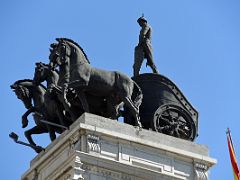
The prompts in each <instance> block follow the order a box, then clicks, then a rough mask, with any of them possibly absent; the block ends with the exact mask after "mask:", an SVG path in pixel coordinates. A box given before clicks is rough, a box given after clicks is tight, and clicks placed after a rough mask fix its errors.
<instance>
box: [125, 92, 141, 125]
mask: <svg viewBox="0 0 240 180" xmlns="http://www.w3.org/2000/svg"><path fill="white" fill-rule="evenodd" d="M123 102H124V104H125V105H126V106H127V107H128V108H129V110H130V112H131V113H132V115H133V117H134V119H135V125H136V126H138V127H139V128H142V124H141V122H140V118H139V111H138V108H137V107H136V106H135V105H134V103H133V102H132V100H131V98H129V97H124V98H123Z"/></svg>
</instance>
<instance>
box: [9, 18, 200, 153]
mask: <svg viewBox="0 0 240 180" xmlns="http://www.w3.org/2000/svg"><path fill="white" fill-rule="evenodd" d="M137 22H138V23H139V25H140V26H141V28H142V29H141V31H140V35H139V43H138V45H137V46H136V48H135V54H134V65H133V69H134V76H133V78H129V77H128V76H126V75H125V74H123V73H120V72H117V71H106V70H101V69H97V68H94V67H91V65H90V62H89V60H88V57H87V55H86V54H85V52H84V50H83V49H82V47H81V46H80V45H79V44H78V43H76V42H75V41H73V40H71V39H67V38H57V39H56V40H57V43H53V44H51V45H50V55H49V63H48V64H44V63H41V62H39V63H36V67H35V73H34V78H33V80H26V79H25V80H19V81H16V82H15V83H14V84H13V85H11V88H12V89H13V90H14V92H15V93H16V95H17V97H18V98H19V99H20V100H21V101H22V102H23V103H24V105H25V107H26V108H27V111H26V113H24V115H23V116H22V127H23V128H25V127H26V126H27V125H28V119H27V116H28V115H29V114H31V113H33V116H34V120H35V123H36V126H35V127H33V128H32V129H29V130H27V131H25V136H26V138H27V140H28V142H29V143H25V142H22V141H19V140H18V135H17V134H15V133H11V134H10V135H9V136H10V137H11V138H12V139H13V140H14V141H15V142H16V143H19V144H22V145H25V146H29V147H31V148H33V149H34V150H35V151H36V152H38V153H39V152H40V151H42V150H44V149H43V148H42V147H41V146H37V145H36V144H35V142H34V141H33V139H32V137H31V136H32V134H41V133H49V135H50V139H51V140H52V141H53V140H54V139H55V138H56V134H55V133H60V134H61V133H62V132H63V131H64V130H66V129H68V127H69V126H70V125H71V124H72V123H73V122H74V121H75V120H76V119H77V118H78V117H79V116H81V115H82V114H83V113H84V112H89V113H93V114H96V115H100V116H103V117H106V118H109V119H114V120H117V119H118V117H120V116H123V117H124V122H125V123H128V124H131V125H134V126H137V127H139V128H140V129H141V128H145V129H152V130H154V131H157V132H160V133H164V134H168V135H171V136H175V137H178V138H182V139H186V140H191V141H193V140H194V139H195V137H196V136H197V128H198V112H197V111H196V110H195V109H194V108H193V106H192V105H191V104H190V103H189V102H188V101H187V99H186V98H185V97H184V95H183V94H182V93H181V91H180V90H179V89H178V88H177V86H176V85H175V84H174V83H173V82H172V81H171V80H169V79H168V78H166V77H164V76H163V75H160V74H159V72H158V70H157V67H156V65H155V64H154V61H153V55H152V45H151V27H150V26H149V25H148V23H147V20H146V19H145V18H144V17H143V16H142V17H140V18H139V19H138V20H137ZM144 58H146V59H147V63H146V65H148V66H150V67H151V69H152V71H153V73H145V74H139V71H140V68H141V65H142V63H143V61H144ZM44 81H46V82H47V87H45V86H44V85H42V84H41V83H42V82H44ZM123 104H124V105H123ZM122 107H123V109H122Z"/></svg>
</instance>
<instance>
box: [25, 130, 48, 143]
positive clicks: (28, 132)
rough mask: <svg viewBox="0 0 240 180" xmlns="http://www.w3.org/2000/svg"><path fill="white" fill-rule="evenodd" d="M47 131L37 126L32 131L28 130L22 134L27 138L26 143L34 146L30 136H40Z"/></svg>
mask: <svg viewBox="0 0 240 180" xmlns="http://www.w3.org/2000/svg"><path fill="white" fill-rule="evenodd" d="M47 132H48V131H47V130H46V129H44V128H42V127H39V126H35V127H33V128H32V129H29V130H27V131H25V132H24V134H25V137H26V138H27V140H28V142H29V143H30V144H31V145H33V146H36V144H35V142H34V141H33V139H32V134H42V133H47Z"/></svg>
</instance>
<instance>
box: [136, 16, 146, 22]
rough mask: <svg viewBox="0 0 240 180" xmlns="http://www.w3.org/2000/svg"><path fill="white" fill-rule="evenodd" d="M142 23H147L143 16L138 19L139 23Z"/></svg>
mask: <svg viewBox="0 0 240 180" xmlns="http://www.w3.org/2000/svg"><path fill="white" fill-rule="evenodd" d="M140 21H144V22H147V19H146V18H144V16H141V17H140V18H138V20H137V22H138V23H139V22H140Z"/></svg>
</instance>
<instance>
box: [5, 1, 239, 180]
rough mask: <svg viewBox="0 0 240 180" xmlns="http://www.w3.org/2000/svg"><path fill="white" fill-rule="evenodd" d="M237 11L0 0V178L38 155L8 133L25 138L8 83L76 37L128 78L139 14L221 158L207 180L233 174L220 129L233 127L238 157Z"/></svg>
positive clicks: (203, 136) (94, 57) (231, 4)
mask: <svg viewBox="0 0 240 180" xmlns="http://www.w3.org/2000/svg"><path fill="white" fill-rule="evenodd" d="M239 9H240V1H239V0H198V1H196V0H155V1H154V0H148V1H143V0H121V1H112V0H101V1H97V0H96V1H93V0H88V1H79V0H68V1H64V0H51V1H49V0H41V1H30V0H28V1H25V0H21V1H13V0H2V1H0V22H1V28H0V37H1V43H0V52H1V56H0V58H1V61H0V62H1V66H0V73H1V74H0V75H1V79H0V82H1V91H0V92H1V99H2V102H1V124H2V125H1V133H0V140H1V141H0V142H1V146H2V148H1V150H0V152H1V153H0V159H1V162H0V163H1V164H0V166H1V168H0V169H1V179H11V180H17V179H20V176H21V174H23V173H24V172H25V171H26V170H27V168H28V167H29V162H30V160H31V159H32V158H33V157H34V156H35V155H36V154H35V152H33V151H32V150H31V149H28V148H25V147H23V146H20V145H17V144H15V143H13V142H12V140H11V139H9V138H8V134H9V133H10V132H11V131H14V132H16V133H17V134H19V136H20V139H21V140H25V138H24V134H23V132H24V129H22V128H21V115H22V114H23V113H24V112H25V108H24V106H23V104H22V103H21V102H20V101H19V100H18V99H17V98H16V96H15V94H14V93H13V92H11V89H10V88H9V85H10V84H12V83H13V82H15V81H16V80H19V79H25V78H32V77H33V72H34V63H35V62H36V61H40V60H41V61H43V62H46V63H47V62H48V55H49V50H48V48H49V44H50V43H52V42H54V39H55V38H56V37H68V38H72V39H73V40H75V41H77V42H78V43H79V44H80V45H81V46H82V47H83V48H84V50H85V51H86V53H87V55H88V57H89V59H90V61H91V64H92V65H93V66H95V67H98V68H102V69H107V70H118V71H121V72H124V73H126V74H128V75H129V76H131V75H132V64H133V50H134V46H135V45H136V43H137V40H138V33H139V26H138V24H137V23H136V20H137V18H138V17H139V16H140V15H141V14H142V13H144V14H145V17H146V18H147V19H148V20H149V23H150V24H151V26H152V28H153V48H154V57H155V61H156V64H157V66H158V68H159V70H160V72H161V73H162V74H163V75H165V76H167V77H169V78H170V79H171V80H172V81H174V82H175V83H176V84H177V85H178V87H179V88H180V89H181V90H182V91H183V93H184V94H185V96H186V97H187V98H188V99H189V100H190V102H191V103H192V104H193V105H194V107H195V108H196V109H197V110H198V111H199V114H200V116H199V137H198V138H197V140H196V142H197V143H199V144H205V145H207V146H208V147H209V150H210V155H211V157H214V158H216V159H217V160H218V164H217V165H216V166H215V167H214V168H212V170H211V175H210V177H211V179H212V180H227V179H233V176H232V169H231V165H230V161H229V154H228V149H227V142H226V135H225V131H226V128H227V127H229V128H230V129H231V131H232V136H233V137H232V138H233V141H234V145H235V150H236V154H237V157H238V159H239V158H240V136H239V132H240V131H239V129H240V116H239V112H240V105H239V102H240V71H239V66H240V33H239V32H240V10H239ZM148 71H149V69H146V68H145V67H143V68H142V72H148ZM32 126H33V123H30V125H29V128H30V127H32ZM35 140H36V142H37V143H38V144H40V145H47V144H48V143H49V142H50V141H49V139H48V136H47V135H45V136H44V135H40V136H35ZM239 162H240V159H239Z"/></svg>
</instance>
